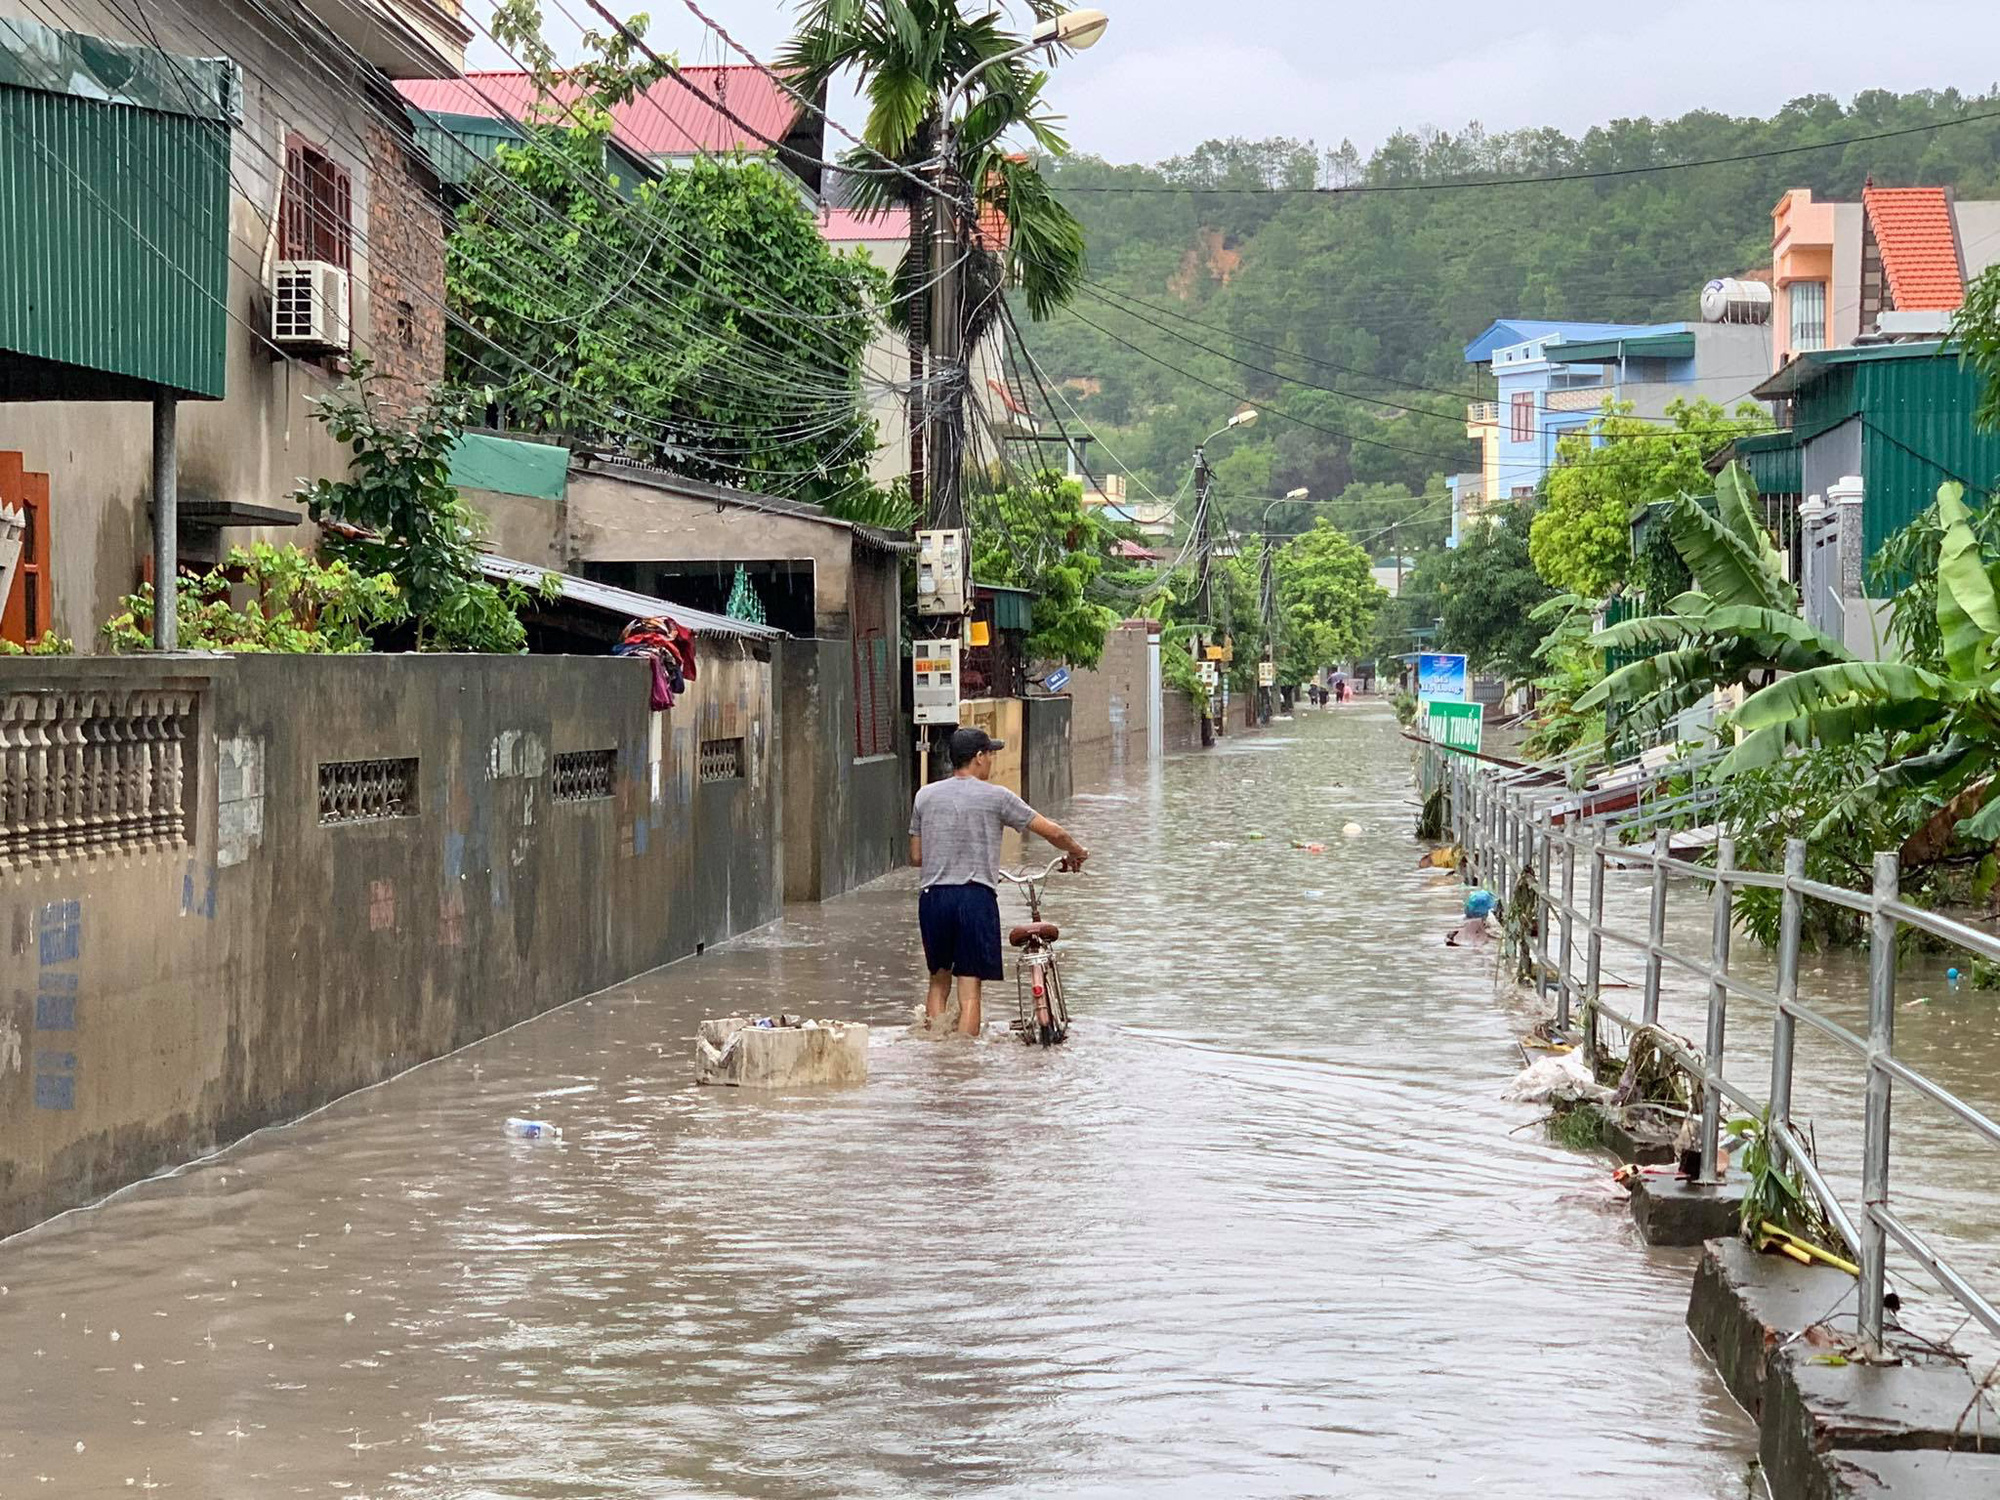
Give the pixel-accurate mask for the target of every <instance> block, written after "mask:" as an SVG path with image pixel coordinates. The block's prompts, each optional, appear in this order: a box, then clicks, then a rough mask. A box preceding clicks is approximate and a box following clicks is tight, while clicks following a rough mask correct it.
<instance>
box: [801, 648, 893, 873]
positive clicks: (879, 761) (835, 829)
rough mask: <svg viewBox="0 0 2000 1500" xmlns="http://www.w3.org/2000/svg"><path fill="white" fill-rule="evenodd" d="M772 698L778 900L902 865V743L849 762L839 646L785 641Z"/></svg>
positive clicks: (846, 691)
mask: <svg viewBox="0 0 2000 1500" xmlns="http://www.w3.org/2000/svg"><path fill="white" fill-rule="evenodd" d="M779 693H780V696H781V698H782V700H783V702H784V706H785V733H784V738H783V739H782V741H781V742H780V745H779V754H780V758H781V764H780V767H779V776H780V779H781V782H782V784H783V795H784V832H785V899H786V900H787V901H824V900H826V899H828V898H829V897H833V896H838V895H839V894H841V892H843V891H851V890H853V889H854V888H855V887H856V886H860V885H866V884H867V883H868V882H869V881H871V880H873V879H875V878H876V877H877V876H880V875H886V874H887V873H888V872H889V871H891V870H894V869H897V868H899V867H901V866H902V865H904V864H906V863H908V861H909V826H910V824H909V811H910V786H909V766H910V756H909V742H908V726H907V722H906V721H905V720H904V719H903V718H902V716H901V715H900V714H899V715H898V716H897V745H896V752H895V753H894V754H890V755H872V756H869V757H867V758H866V759H862V760H857V759H855V756H854V659H853V655H852V648H851V646H850V643H849V642H847V641H788V642H786V644H785V650H784V665H783V674H782V677H781V680H780V683H779Z"/></svg>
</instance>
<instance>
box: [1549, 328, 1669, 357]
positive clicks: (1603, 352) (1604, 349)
mask: <svg viewBox="0 0 2000 1500" xmlns="http://www.w3.org/2000/svg"><path fill="white" fill-rule="evenodd" d="M1542 353H1543V355H1544V356H1546V357H1547V358H1548V359H1550V360H1552V361H1553V362H1554V363H1556V364H1559V365H1609V364H1616V363H1617V362H1618V361H1619V360H1621V359H1693V358H1694V335H1693V334H1692V333H1691V332H1689V331H1688V330H1687V329H1686V328H1685V327H1676V328H1669V329H1664V330H1660V329H1649V330H1646V331H1644V332H1640V333H1632V334H1625V335H1621V336H1619V337H1616V338H1605V339H1578V340H1576V341H1575V342H1573V343H1572V342H1571V341H1569V340H1567V339H1564V340H1562V341H1560V342H1558V343H1553V344H1544V345H1543V346H1542Z"/></svg>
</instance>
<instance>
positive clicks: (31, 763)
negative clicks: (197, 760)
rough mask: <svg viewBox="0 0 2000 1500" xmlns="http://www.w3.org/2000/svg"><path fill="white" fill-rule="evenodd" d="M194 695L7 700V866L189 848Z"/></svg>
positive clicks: (2, 797)
mask: <svg viewBox="0 0 2000 1500" xmlns="http://www.w3.org/2000/svg"><path fill="white" fill-rule="evenodd" d="M194 710H195V695H194V694H193V693H192V692H187V691H175V690H172V689H85V690H81V691H75V692H70V691H64V692H4V693H0V869H22V868H29V867H34V866H40V865H49V864H54V863H56V862H57V861H60V860H66V859H81V858H89V857H92V856H96V855H101V854H112V853H119V854H148V853H156V852H160V851H164V850H171V849H177V848H179V847H180V846H181V845H183V844H185V843H186V842H187V801H188V798H187V788H188V783H189V780H190V766H189V755H190V753H191V752H190V749H189V747H190V744H191V742H192V737H193V730H194Z"/></svg>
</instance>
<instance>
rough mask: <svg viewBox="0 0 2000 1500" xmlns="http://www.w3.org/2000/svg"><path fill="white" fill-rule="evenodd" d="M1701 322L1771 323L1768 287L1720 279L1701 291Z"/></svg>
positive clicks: (1723, 277) (1727, 277)
mask: <svg viewBox="0 0 2000 1500" xmlns="http://www.w3.org/2000/svg"><path fill="white" fill-rule="evenodd" d="M1701 320H1702V321H1703V322H1704V323H1768V322H1770V321H1771V288H1770V286H1769V284H1768V283H1766V282H1762V281H1741V280H1738V279H1737V278H1736V277H1734V276H1721V277H1718V278H1716V279H1715V280H1714V281H1711V282H1710V283H1709V284H1708V285H1707V286H1705V287H1703V288H1702V289H1701Z"/></svg>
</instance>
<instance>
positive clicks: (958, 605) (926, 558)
mask: <svg viewBox="0 0 2000 1500" xmlns="http://www.w3.org/2000/svg"><path fill="white" fill-rule="evenodd" d="M970 542H971V533H970V532H966V531H920V532H918V533H917V613H918V614H920V615H964V614H969V613H970V612H971V606H972V581H971V577H970V573H971V567H972V563H971V560H970V558H969V556H968V554H967V549H968V547H969V544H970Z"/></svg>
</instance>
